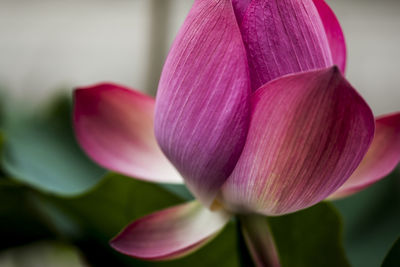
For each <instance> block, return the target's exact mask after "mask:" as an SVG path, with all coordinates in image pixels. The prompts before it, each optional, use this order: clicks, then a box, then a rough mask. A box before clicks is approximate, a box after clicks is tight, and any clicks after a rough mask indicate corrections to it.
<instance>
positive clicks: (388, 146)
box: [329, 112, 400, 199]
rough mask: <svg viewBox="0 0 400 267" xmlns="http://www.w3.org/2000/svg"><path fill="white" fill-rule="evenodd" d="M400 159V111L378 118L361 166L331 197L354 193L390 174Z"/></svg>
mask: <svg viewBox="0 0 400 267" xmlns="http://www.w3.org/2000/svg"><path fill="white" fill-rule="evenodd" d="M399 161H400V112H398V113H395V114H391V115H386V116H382V117H380V118H378V119H377V120H376V130H375V137H374V139H373V141H372V144H371V146H370V148H369V149H368V152H367V154H366V155H365V157H364V159H363V161H362V162H361V164H360V166H358V168H357V169H356V171H355V172H354V173H353V174H352V176H351V177H350V178H349V179H348V180H347V181H346V183H344V184H343V185H342V186H341V187H340V188H339V189H338V190H337V191H336V192H335V193H334V194H333V195H331V196H330V197H329V198H331V199H335V198H341V197H345V196H348V195H351V194H354V193H356V192H358V191H361V190H362V189H364V188H366V187H368V186H369V185H371V184H373V183H375V182H377V181H379V180H380V179H381V178H384V177H385V176H386V175H388V174H389V173H390V172H391V171H392V170H393V169H394V168H395V167H396V166H397V164H399Z"/></svg>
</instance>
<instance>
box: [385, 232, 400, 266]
mask: <svg viewBox="0 0 400 267" xmlns="http://www.w3.org/2000/svg"><path fill="white" fill-rule="evenodd" d="M399 266H400V238H399V239H397V241H396V243H394V245H393V247H392V249H391V250H390V251H389V254H387V255H386V258H385V260H384V261H383V264H382V267H399Z"/></svg>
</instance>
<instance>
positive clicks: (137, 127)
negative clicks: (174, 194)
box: [74, 84, 182, 183]
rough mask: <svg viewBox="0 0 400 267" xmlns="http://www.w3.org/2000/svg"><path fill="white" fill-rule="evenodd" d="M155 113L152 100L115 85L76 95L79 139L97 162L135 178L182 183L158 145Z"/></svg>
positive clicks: (77, 91)
mask: <svg viewBox="0 0 400 267" xmlns="http://www.w3.org/2000/svg"><path fill="white" fill-rule="evenodd" d="M153 113H154V100H153V99H152V98H150V97H149V96H146V95H144V94H142V93H139V92H137V91H133V90H129V89H126V88H124V87H121V86H118V85H115V84H99V85H96V86H93V87H87V88H81V89H78V90H76V91H75V106H74V126H75V133H76V137H77V139H78V141H79V143H80V145H81V146H82V148H83V149H84V150H85V151H86V153H87V154H88V155H89V156H90V157H91V158H92V159H93V160H94V161H96V162H97V163H98V164H99V165H102V166H103V167H105V168H107V169H110V170H113V171H116V172H119V173H123V174H125V175H128V176H132V177H135V178H139V179H143V180H148V181H155V182H166V183H181V182H182V178H181V177H180V175H179V174H178V172H177V171H176V170H175V169H174V167H173V166H172V164H170V163H169V161H168V159H167V158H166V157H165V156H164V155H163V153H162V152H161V150H160V148H159V147H158V145H157V142H156V139H155V137H154V133H153V124H154V123H153Z"/></svg>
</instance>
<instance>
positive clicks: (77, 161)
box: [1, 98, 105, 195]
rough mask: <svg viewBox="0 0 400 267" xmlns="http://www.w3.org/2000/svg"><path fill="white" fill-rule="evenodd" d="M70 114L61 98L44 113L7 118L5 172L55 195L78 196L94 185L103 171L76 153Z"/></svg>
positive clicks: (68, 106) (67, 106)
mask: <svg viewBox="0 0 400 267" xmlns="http://www.w3.org/2000/svg"><path fill="white" fill-rule="evenodd" d="M9 113H12V111H9ZM70 114H71V107H70V101H69V100H68V99H66V98H62V99H60V100H59V101H57V102H56V103H55V104H54V105H53V107H52V108H50V110H49V111H47V112H46V113H45V114H33V115H30V114H25V113H23V114H22V115H21V114H19V115H13V116H9V117H8V120H6V123H5V124H6V125H5V126H4V131H5V137H6V140H5V145H4V151H3V155H2V159H1V160H2V165H3V167H4V169H5V171H6V172H7V173H8V174H9V175H10V176H12V177H13V178H15V179H18V180H19V181H21V182H24V183H26V184H29V185H31V186H33V187H35V188H37V189H39V190H42V191H45V192H50V193H54V194H59V195H77V194H81V193H83V192H85V191H87V190H89V189H90V188H91V187H93V186H94V185H95V184H97V183H98V182H99V181H100V179H101V178H102V176H103V175H104V173H105V171H104V170H103V169H102V168H100V167H98V166H97V165H96V164H94V163H93V162H91V161H90V160H89V159H88V158H87V157H86V155H84V154H83V152H82V151H81V150H80V148H79V146H78V144H77V143H76V141H75V138H74V134H73V130H72V126H71V118H70Z"/></svg>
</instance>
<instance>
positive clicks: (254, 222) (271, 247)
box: [239, 214, 280, 267]
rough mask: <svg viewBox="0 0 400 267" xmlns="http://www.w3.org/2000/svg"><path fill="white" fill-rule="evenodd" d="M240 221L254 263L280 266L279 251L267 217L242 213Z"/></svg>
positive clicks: (269, 266) (261, 265) (256, 264)
mask: <svg viewBox="0 0 400 267" xmlns="http://www.w3.org/2000/svg"><path fill="white" fill-rule="evenodd" d="M239 221H240V225H241V231H242V233H243V237H244V241H245V243H246V245H247V248H248V251H249V252H250V256H251V258H252V259H253V262H254V265H255V266H257V267H280V263H279V256H278V251H277V249H276V247H275V242H274V239H273V236H272V234H271V231H270V229H269V226H268V222H267V218H266V217H265V216H262V215H254V214H251V215H241V216H239Z"/></svg>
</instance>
